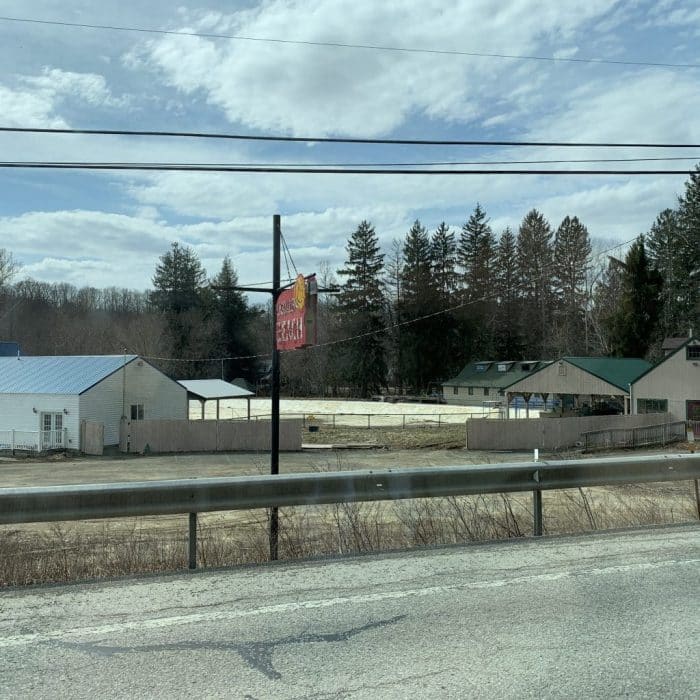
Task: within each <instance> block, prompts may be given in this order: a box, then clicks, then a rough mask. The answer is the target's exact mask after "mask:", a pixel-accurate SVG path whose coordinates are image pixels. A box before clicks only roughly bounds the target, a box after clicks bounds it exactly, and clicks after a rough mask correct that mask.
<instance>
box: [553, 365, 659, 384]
mask: <svg viewBox="0 0 700 700" xmlns="http://www.w3.org/2000/svg"><path fill="white" fill-rule="evenodd" d="M561 359H562V360H564V361H565V362H569V363H570V364H572V365H574V366H575V367H578V368H579V369H582V370H583V371H584V372H588V373H589V374H592V375H593V376H594V377H598V379H602V380H603V381H605V382H608V383H609V384H612V385H613V386H616V387H619V388H620V389H623V390H624V391H628V389H629V385H630V384H631V383H632V382H633V381H635V379H637V378H638V377H639V376H641V375H642V374H644V373H645V372H646V371H647V370H649V369H651V363H650V362H647V361H646V360H642V359H640V358H638V357H562V358H561Z"/></svg>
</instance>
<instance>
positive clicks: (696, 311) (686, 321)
mask: <svg viewBox="0 0 700 700" xmlns="http://www.w3.org/2000/svg"><path fill="white" fill-rule="evenodd" d="M678 224H679V226H678V228H679V234H680V235H679V240H678V247H679V256H680V259H681V261H683V270H684V271H685V272H686V273H687V274H686V275H685V276H683V277H682V281H683V283H684V284H683V285H682V286H680V289H679V292H680V316H681V318H680V320H679V326H680V327H679V328H678V329H677V332H678V334H679V335H685V334H686V333H688V331H689V330H690V329H692V330H693V331H694V332H696V333H697V332H700V281H699V279H698V271H699V270H700V165H697V166H696V167H695V170H694V172H692V173H691V174H690V180H688V181H687V182H686V183H685V192H684V193H683V195H682V196H681V197H680V198H679V200H678Z"/></svg>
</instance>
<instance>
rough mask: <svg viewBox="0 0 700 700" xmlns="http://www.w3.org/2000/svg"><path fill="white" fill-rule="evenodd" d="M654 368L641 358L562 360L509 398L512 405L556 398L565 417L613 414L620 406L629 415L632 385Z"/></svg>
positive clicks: (535, 375)
mask: <svg viewBox="0 0 700 700" xmlns="http://www.w3.org/2000/svg"><path fill="white" fill-rule="evenodd" d="M650 367H651V364H650V363H649V362H647V361H646V360H642V359H639V358H623V357H562V358H560V359H559V360H556V361H554V362H552V363H551V364H548V365H547V366H545V367H542V368H541V369H539V370H537V371H535V372H533V373H532V374H530V375H529V376H527V377H525V378H523V379H521V380H519V381H517V382H515V383H514V384H511V385H510V386H509V387H508V389H507V391H506V396H507V400H508V403H510V402H511V401H512V400H513V399H514V398H515V397H516V396H517V395H520V396H522V397H523V398H524V399H525V402H526V405H528V404H529V401H530V399H531V397H532V396H533V395H537V394H539V396H540V397H541V398H542V399H543V400H544V401H546V400H547V399H548V398H550V397H553V398H555V399H558V400H559V402H560V404H559V405H560V407H561V412H562V414H564V413H567V412H570V413H575V414H595V413H605V412H612V411H615V407H616V406H619V408H620V411H619V412H620V413H625V414H628V413H630V409H629V394H630V385H631V384H632V382H634V381H635V380H636V379H637V378H638V377H639V376H640V375H642V374H643V373H644V372H646V371H647V370H648V369H650Z"/></svg>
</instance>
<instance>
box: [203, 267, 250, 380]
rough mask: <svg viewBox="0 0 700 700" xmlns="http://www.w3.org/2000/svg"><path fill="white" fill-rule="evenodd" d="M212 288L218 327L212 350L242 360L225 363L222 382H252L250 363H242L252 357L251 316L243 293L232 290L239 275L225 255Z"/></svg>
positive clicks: (248, 361) (247, 361) (236, 283)
mask: <svg viewBox="0 0 700 700" xmlns="http://www.w3.org/2000/svg"><path fill="white" fill-rule="evenodd" d="M211 284H212V287H213V288H214V289H213V302H212V303H213V306H214V309H215V313H216V319H217V325H218V328H217V330H216V343H215V347H218V348H219V351H220V352H221V353H222V354H223V355H224V356H225V357H231V358H241V359H231V360H227V361H226V362H225V366H224V372H223V374H224V376H223V377H222V379H226V380H231V379H235V378H237V377H243V378H244V379H247V380H250V379H253V371H252V364H251V362H250V360H248V359H245V356H246V355H252V354H253V352H252V343H251V339H250V335H249V332H250V331H249V325H250V321H251V318H252V312H251V311H250V309H249V308H248V303H247V301H246V298H245V296H243V293H242V292H239V291H236V290H235V289H233V288H234V287H236V286H237V285H238V274H237V273H236V270H235V269H234V267H233V264H232V263H231V258H230V257H229V256H228V255H227V256H226V257H225V258H224V261H223V263H222V265H221V270H220V272H219V274H218V275H217V276H216V277H215V278H214V279H213V280H212V282H211ZM217 288H218V289H217Z"/></svg>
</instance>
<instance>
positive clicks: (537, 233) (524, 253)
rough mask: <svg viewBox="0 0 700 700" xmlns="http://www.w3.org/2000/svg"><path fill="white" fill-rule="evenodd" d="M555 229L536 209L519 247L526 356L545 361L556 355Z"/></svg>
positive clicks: (522, 231) (521, 232)
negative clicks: (553, 324)
mask: <svg viewBox="0 0 700 700" xmlns="http://www.w3.org/2000/svg"><path fill="white" fill-rule="evenodd" d="M551 239H552V229H551V227H550V225H549V223H548V222H547V220H546V219H545V218H544V216H542V214H540V213H539V212H538V211H537V210H536V209H533V210H532V211H530V212H529V213H528V214H526V216H525V218H524V219H523V221H522V223H521V224H520V229H519V231H518V239H517V243H516V255H517V261H518V274H519V277H520V283H519V286H520V293H521V298H522V313H521V323H522V327H521V332H522V334H523V337H524V338H527V340H526V345H525V352H526V353H527V354H528V355H531V356H532V357H533V358H542V359H545V358H546V357H547V356H548V355H549V354H550V353H551V352H552V351H553V348H552V342H551V333H552V287H553V282H554V280H553V269H552V244H551Z"/></svg>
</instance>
